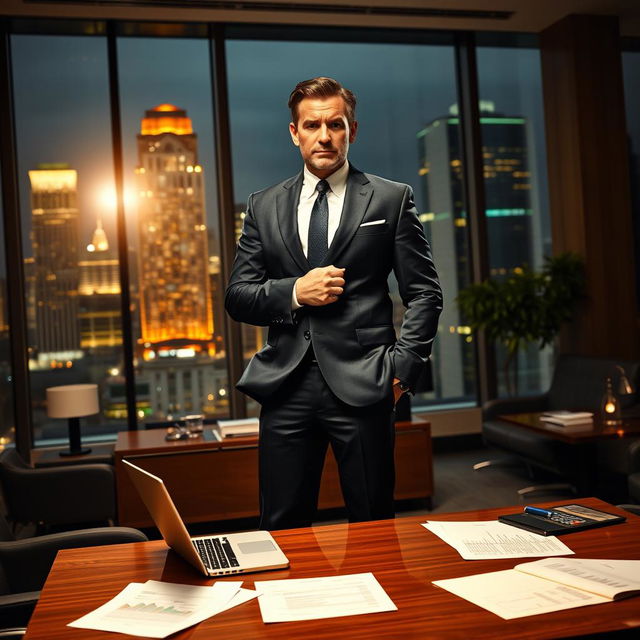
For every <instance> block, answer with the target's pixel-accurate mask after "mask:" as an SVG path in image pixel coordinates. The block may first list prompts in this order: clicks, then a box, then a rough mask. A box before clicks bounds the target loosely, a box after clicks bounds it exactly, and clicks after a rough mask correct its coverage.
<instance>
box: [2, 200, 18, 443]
mask: <svg viewBox="0 0 640 640" xmlns="http://www.w3.org/2000/svg"><path fill="white" fill-rule="evenodd" d="M3 223H4V220H3V210H2V200H1V199H0V229H1V228H2V226H3ZM12 390H13V384H12V377H11V350H10V346H9V315H8V300H7V262H6V256H5V249H4V242H0V450H2V449H4V448H5V447H6V446H7V445H8V444H10V443H11V442H13V441H14V439H15V427H14V419H13V392H12Z"/></svg>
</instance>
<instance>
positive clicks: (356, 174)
mask: <svg viewBox="0 0 640 640" xmlns="http://www.w3.org/2000/svg"><path fill="white" fill-rule="evenodd" d="M372 195H373V187H372V186H371V183H370V182H369V180H368V179H367V177H366V176H365V175H364V173H362V172H361V171H358V170H357V169H356V168H355V167H354V166H353V165H351V166H350V167H349V177H348V178H347V192H346V193H345V197H344V205H343V207H342V215H341V216H340V225H339V226H338V229H337V231H336V235H335V236H334V238H333V242H332V243H331V246H330V247H329V251H328V253H327V257H326V258H325V260H324V264H327V265H328V264H335V261H336V259H337V258H338V257H339V256H340V253H342V251H343V250H344V249H345V248H346V247H347V246H348V245H349V243H350V242H351V238H353V235H354V234H355V232H356V231H357V230H358V227H359V226H360V223H361V222H362V219H363V218H364V214H365V213H366V211H367V207H368V206H369V202H370V201H371V196H372Z"/></svg>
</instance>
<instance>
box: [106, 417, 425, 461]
mask: <svg viewBox="0 0 640 640" xmlns="http://www.w3.org/2000/svg"><path fill="white" fill-rule="evenodd" d="M395 426H396V431H400V432H403V431H412V430H414V429H424V428H425V427H427V426H430V425H429V422H428V421H427V420H424V419H422V418H418V417H413V418H412V419H411V420H408V421H406V422H396V425H395ZM211 428H212V427H211V426H210V425H205V430H210V429H211ZM166 434H167V430H166V429H147V430H143V429H140V430H138V431H120V432H119V433H118V438H117V440H116V445H115V456H116V458H118V457H120V458H122V457H125V456H127V455H131V454H136V453H141V452H143V453H144V454H152V453H160V454H170V453H172V452H176V453H183V452H185V451H202V450H210V449H238V448H245V447H255V446H257V445H258V436H237V437H234V438H223V439H222V440H214V439H206V438H204V437H203V436H200V437H198V438H189V439H186V440H172V441H167V440H166V439H165V436H166Z"/></svg>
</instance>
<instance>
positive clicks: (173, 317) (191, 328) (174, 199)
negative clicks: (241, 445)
mask: <svg viewBox="0 0 640 640" xmlns="http://www.w3.org/2000/svg"><path fill="white" fill-rule="evenodd" d="M136 175H137V185H138V263H137V267H138V279H137V281H138V292H137V294H138V301H139V315H140V339H139V349H138V352H139V356H140V357H139V360H138V372H137V380H138V381H140V382H141V383H142V384H145V385H147V387H148V390H149V403H150V414H151V417H152V419H158V420H162V419H166V418H169V419H171V418H176V417H180V416H181V415H184V414H186V413H205V414H208V415H211V414H215V413H218V412H220V410H221V407H220V405H221V403H222V404H223V405H224V406H225V407H226V403H227V399H226V398H225V397H224V396H225V394H226V380H224V381H222V380H220V379H219V378H220V373H219V371H218V369H219V367H217V366H216V363H218V364H220V365H221V370H222V371H224V357H223V353H217V351H218V350H217V348H216V341H215V337H214V323H213V309H212V300H211V291H212V286H211V285H212V278H211V270H212V266H211V262H210V257H209V251H208V232H207V227H206V224H205V220H206V212H205V194H204V174H203V170H202V166H201V165H200V164H198V144H197V136H196V134H195V133H194V132H193V127H192V124H191V120H190V118H188V117H187V114H186V112H185V111H184V110H182V109H179V108H177V107H175V106H173V105H169V104H162V105H158V106H156V107H154V108H153V109H150V110H148V111H146V112H145V117H144V118H143V119H142V127H141V132H140V134H139V135H138V166H137V168H136ZM218 361H219V362H218ZM220 391H222V396H221V395H220ZM139 415H140V414H139ZM140 417H143V416H142V415H140Z"/></svg>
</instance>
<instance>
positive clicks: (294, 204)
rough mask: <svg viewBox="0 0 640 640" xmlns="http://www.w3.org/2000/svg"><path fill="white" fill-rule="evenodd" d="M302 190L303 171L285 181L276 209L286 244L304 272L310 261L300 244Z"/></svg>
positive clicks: (307, 268) (278, 196)
mask: <svg viewBox="0 0 640 640" xmlns="http://www.w3.org/2000/svg"><path fill="white" fill-rule="evenodd" d="M301 190H302V172H300V173H299V174H298V175H297V176H295V177H293V178H291V180H289V181H288V182H285V184H284V185H283V188H282V190H281V191H280V193H279V194H278V195H277V196H276V210H277V215H278V227H279V229H280V235H281V236H282V241H283V242H284V246H285V247H287V249H288V250H289V253H290V254H291V257H292V258H293V260H294V262H295V263H296V264H297V265H298V266H299V267H300V269H301V270H302V272H303V273H306V272H307V271H309V269H310V267H309V263H308V262H307V259H306V258H305V255H304V252H303V251H302V245H301V244H300V233H299V232H298V202H299V201H300V191H301Z"/></svg>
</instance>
